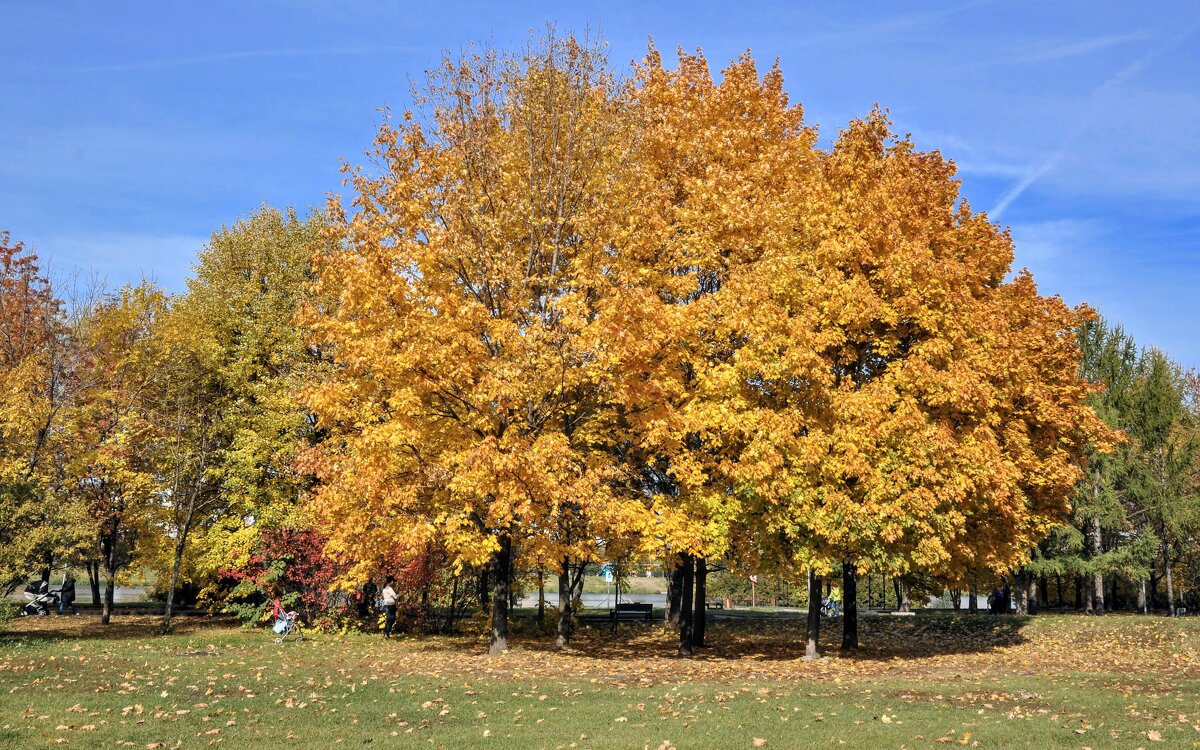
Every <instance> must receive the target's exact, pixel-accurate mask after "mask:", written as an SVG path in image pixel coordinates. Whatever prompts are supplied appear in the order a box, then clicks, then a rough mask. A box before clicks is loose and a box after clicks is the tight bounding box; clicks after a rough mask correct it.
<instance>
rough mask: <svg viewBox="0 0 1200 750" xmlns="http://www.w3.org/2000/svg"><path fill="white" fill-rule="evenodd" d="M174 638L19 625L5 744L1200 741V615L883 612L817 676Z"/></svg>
mask: <svg viewBox="0 0 1200 750" xmlns="http://www.w3.org/2000/svg"><path fill="white" fill-rule="evenodd" d="M156 625H157V620H155V619H153V618H122V620H121V621H119V622H117V623H114V625H113V626H111V627H110V628H107V629H106V628H103V627H102V626H100V625H99V624H98V623H97V622H96V621H95V620H93V619H91V618H61V619H56V618H39V619H36V620H25V621H19V622H16V623H14V626H13V627H14V630H13V632H9V633H6V634H3V635H0V696H2V698H0V747H5V746H8V747H21V748H25V747H46V746H55V747H58V746H62V745H67V746H71V747H147V748H150V747H156V746H157V747H164V748H170V747H187V748H190V747H211V746H218V745H221V744H224V745H225V746H226V747H248V746H252V745H254V746H257V745H259V744H261V743H263V742H269V743H272V744H279V745H285V744H286V745H287V746H291V747H331V746H337V745H354V746H363V745H371V744H373V743H382V744H384V745H385V746H387V747H434V748H437V747H444V748H473V747H493V748H517V747H519V748H521V749H522V750H532V749H533V748H555V749H557V748H563V749H564V750H565V749H566V748H576V749H579V748H651V749H660V748H661V749H662V750H667V749H668V748H672V747H674V748H679V749H680V750H682V749H683V748H709V747H711V748H738V747H747V748H751V747H768V748H808V747H826V746H828V747H864V748H868V747H869V748H877V747H897V748H898V747H907V748H918V747H941V746H946V745H958V746H969V747H1073V748H1079V747H1085V746H1086V747H1092V748H1102V747H1114V748H1116V747H1123V748H1124V747H1129V748H1135V747H1143V746H1144V747H1151V746H1154V747H1188V748H1190V747H1193V743H1200V620H1198V619H1191V620H1182V621H1170V620H1167V619H1165V618H1137V617H1132V616H1115V617H1105V618H1086V617H1082V616H1058V615H1055V616H1039V617H1036V618H1032V619H1018V618H1012V617H1000V618H988V617H985V616H977V617H969V616H965V615H957V616H956V615H930V616H921V617H910V618H887V617H878V618H870V619H864V621H863V622H862V624H861V627H862V641H863V644H864V647H863V649H862V650H861V651H860V652H859V653H858V654H855V655H853V656H839V655H837V652H836V650H834V649H833V643H832V642H830V643H827V644H826V648H827V650H828V653H830V654H831V656H830V658H826V659H824V660H821V661H819V662H815V663H806V662H803V661H800V660H799V656H800V655H801V653H802V646H801V643H800V640H801V637H802V625H801V624H800V623H797V622H792V621H787V620H780V621H769V620H729V621H721V622H716V623H713V624H712V626H711V627H710V631H709V642H710V644H711V645H710V647H709V648H707V649H705V650H704V651H703V652H702V653H701V655H700V656H698V657H697V658H694V659H679V658H677V657H675V656H674V655H673V653H674V650H673V640H672V638H671V637H670V636H669V635H667V634H665V633H663V632H662V630H661V629H660V628H654V627H631V626H622V627H621V629H620V630H619V631H618V633H617V634H616V635H613V634H612V633H610V632H609V631H608V630H607V629H597V630H591V631H585V632H583V633H581V634H580V636H579V638H578V640H577V643H576V644H575V645H574V646H573V647H572V648H571V649H569V650H567V651H566V652H555V651H554V650H553V649H552V648H550V646H549V639H548V638H546V637H544V636H541V635H539V634H536V633H534V632H532V630H531V629H530V630H527V631H525V632H523V633H518V634H517V636H516V637H515V638H514V640H513V645H514V647H513V649H512V651H511V652H510V653H508V654H506V655H505V656H503V657H500V658H497V659H491V658H488V657H486V656H484V655H483V653H484V651H485V647H486V643H485V641H483V640H482V639H480V638H476V637H468V636H461V637H424V638H401V639H393V640H392V641H390V642H386V641H383V640H382V639H381V638H378V637H372V636H366V635H359V634H346V635H342V636H337V635H328V634H326V635H320V634H313V635H312V637H311V640H306V641H305V642H304V643H301V644H284V645H282V646H279V645H276V644H275V643H274V642H273V640H272V639H271V638H270V636H269V634H268V632H266V631H264V630H261V629H259V630H243V629H237V628H231V627H229V626H228V625H227V624H224V623H221V622H214V621H208V620H203V619H198V618H196V619H188V620H186V621H184V622H182V623H181V626H182V629H181V630H180V631H179V632H177V633H175V634H173V635H171V636H165V637H163V636H156V635H153V629H154V627H155V626H156ZM830 625H832V627H830ZM826 626H827V627H826V633H827V634H828V635H829V636H830V638H831V641H832V638H833V637H834V636H836V626H837V623H836V621H833V622H832V623H830V622H829V621H826ZM6 743H7V744H6ZM157 743H163V744H162V745H157ZM1157 743H1162V744H1157ZM1196 746H1198V747H1200V745H1196Z"/></svg>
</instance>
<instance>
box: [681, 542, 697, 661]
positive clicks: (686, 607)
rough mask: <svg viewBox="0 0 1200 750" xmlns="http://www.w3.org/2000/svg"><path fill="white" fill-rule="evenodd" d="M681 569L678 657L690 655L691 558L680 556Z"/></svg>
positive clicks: (689, 556)
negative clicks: (681, 587)
mask: <svg viewBox="0 0 1200 750" xmlns="http://www.w3.org/2000/svg"><path fill="white" fill-rule="evenodd" d="M679 559H680V567H681V568H682V569H683V589H682V592H681V595H680V601H679V655H680V656H691V655H692V587H693V585H694V583H695V581H694V574H693V568H692V556H691V555H687V554H685V555H680V556H679Z"/></svg>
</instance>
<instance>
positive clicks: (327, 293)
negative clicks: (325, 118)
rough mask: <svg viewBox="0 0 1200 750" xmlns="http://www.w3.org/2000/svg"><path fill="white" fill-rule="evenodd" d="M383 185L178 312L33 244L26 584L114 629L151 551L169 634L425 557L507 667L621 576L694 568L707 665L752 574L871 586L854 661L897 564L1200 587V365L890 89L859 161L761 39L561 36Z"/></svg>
mask: <svg viewBox="0 0 1200 750" xmlns="http://www.w3.org/2000/svg"><path fill="white" fill-rule="evenodd" d="M346 171H347V185H348V189H349V194H350V199H349V203H348V207H347V204H343V202H342V200H341V199H340V198H335V199H332V200H331V201H330V203H329V205H328V206H327V207H326V208H325V209H323V210H322V211H319V212H314V213H313V214H311V215H310V216H307V217H300V216H298V215H297V214H296V213H295V212H294V211H286V212H283V211H279V210H276V209H273V208H270V207H263V208H261V209H259V210H258V211H256V212H255V213H253V214H251V215H249V216H248V217H247V218H245V219H243V220H241V221H239V222H238V223H236V224H235V225H233V226H232V227H227V228H223V229H221V230H220V231H218V232H216V233H214V235H213V237H212V239H211V241H210V243H209V244H208V245H207V246H206V248H205V249H204V250H203V251H202V252H201V254H200V256H199V258H198V260H197V264H196V267H195V272H194V274H193V277H192V279H191V280H190V281H189V283H188V287H187V290H186V291H184V292H182V293H179V294H176V295H170V294H167V293H165V292H164V291H163V290H162V289H160V288H158V287H156V286H155V285H154V284H152V283H143V284H141V285H139V286H136V287H128V288H124V289H121V290H117V291H113V292H109V293H103V294H94V295H85V296H84V297H83V298H81V299H77V300H71V301H70V303H69V304H67V303H64V302H62V301H60V299H59V297H58V295H56V293H55V290H53V289H52V288H51V286H50V283H49V282H48V281H47V280H46V279H45V278H44V277H43V276H42V275H41V274H40V271H39V269H38V267H37V264H36V261H35V259H34V258H33V257H32V256H31V255H30V254H28V253H26V252H24V251H23V250H22V248H21V247H20V245H10V241H9V240H8V239H7V236H6V237H5V239H4V242H3V243H0V244H2V245H3V252H2V254H0V260H3V268H2V270H3V286H2V287H0V289H2V291H3V299H2V302H0V305H2V306H0V315H3V318H2V319H0V330H2V332H3V337H4V340H3V342H2V344H3V347H4V348H3V351H2V352H0V370H2V371H3V373H4V380H3V383H4V386H3V392H2V393H0V493H2V495H0V535H2V536H3V538H2V539H0V541H3V545H2V549H3V550H4V551H3V553H2V554H0V557H2V559H0V574H2V575H3V576H4V578H5V580H7V581H9V582H10V587H11V586H15V585H18V583H19V582H20V581H23V580H25V579H26V577H27V576H29V575H30V573H31V571H39V572H42V573H43V575H45V576H48V575H49V570H50V569H51V568H52V567H54V566H56V565H61V564H62V563H63V562H68V563H70V564H73V565H78V566H80V567H83V568H86V569H87V571H88V572H89V574H90V576H91V579H92V581H93V585H92V588H93V595H94V596H95V597H96V598H97V599H103V602H104V605H105V614H104V616H105V618H106V620H107V618H108V617H109V615H110V612H111V607H112V592H113V587H114V584H115V582H117V581H119V580H120V577H121V574H122V572H123V571H127V570H129V569H130V568H131V567H147V568H151V569H154V570H157V571H159V573H160V578H159V580H160V582H161V585H162V588H163V589H164V591H165V593H166V596H167V614H166V623H165V624H166V626H167V627H169V624H170V618H171V612H172V609H173V606H174V596H175V592H176V591H177V590H179V589H180V586H181V584H182V583H185V582H186V583H189V584H190V585H192V586H194V587H195V588H196V589H198V590H199V591H200V592H201V594H200V595H201V597H202V600H203V601H205V602H208V603H209V604H210V605H211V606H214V607H232V608H237V607H241V608H246V607H249V608H250V610H251V611H252V612H254V611H257V610H255V609H254V608H255V606H256V604H257V603H258V602H260V601H261V598H262V597H263V596H264V595H271V594H277V593H283V594H285V595H286V596H287V597H289V600H291V601H294V602H298V603H300V604H302V605H303V606H304V608H305V609H306V614H308V616H310V617H319V616H326V615H328V616H332V615H330V614H329V613H338V612H344V611H349V610H352V609H354V604H355V602H354V600H353V597H351V596H348V595H347V594H346V593H339V592H350V591H353V590H354V589H355V587H356V586H358V585H361V584H362V583H363V582H365V581H366V580H368V579H369V578H370V577H371V576H373V575H377V574H378V573H379V572H380V571H382V570H384V569H387V570H389V571H392V572H398V571H401V570H403V571H404V573H405V575H406V576H411V579H410V580H411V581H412V585H410V586H408V587H406V589H405V590H406V591H407V592H409V594H410V595H411V596H412V597H413V601H412V602H410V603H411V604H412V605H413V607H414V608H424V610H425V611H432V608H433V607H434V606H435V605H438V604H440V605H442V607H443V611H445V610H446V608H447V607H448V611H449V613H450V619H451V620H452V619H453V618H454V616H455V613H456V612H458V611H460V610H463V609H466V608H470V607H474V606H478V607H479V608H480V609H484V610H486V611H487V619H488V623H489V625H488V626H489V628H490V630H491V637H492V650H493V651H494V652H499V651H501V650H503V649H504V648H505V647H506V639H507V632H508V617H509V612H510V609H511V606H512V603H513V599H514V592H513V584H514V581H515V580H517V579H518V577H519V576H520V575H522V574H528V573H530V572H532V571H536V572H537V575H536V580H537V581H538V585H541V584H542V581H543V580H544V577H543V574H548V575H550V576H553V577H556V578H557V581H558V592H557V595H558V607H557V613H558V620H557V624H556V632H557V637H558V640H559V642H560V644H566V643H567V642H569V640H570V638H571V630H572V623H573V606H574V602H575V601H576V600H577V598H578V594H579V593H580V592H581V590H582V588H581V587H582V576H583V572H584V570H585V569H586V566H587V565H589V564H594V563H596V562H599V561H605V560H607V561H614V562H617V563H620V564H628V563H632V562H633V561H637V560H658V561H662V562H663V563H665V565H666V566H667V567H668V569H669V570H670V571H671V573H670V581H671V586H670V606H669V607H668V610H669V611H668V621H669V623H670V624H671V625H672V626H673V627H676V628H678V631H679V638H680V650H681V652H684V653H690V652H691V650H692V649H693V648H695V647H699V646H702V645H703V643H704V604H705V600H706V598H707V597H708V593H707V580H708V575H709V571H710V570H721V571H724V572H725V573H728V574H730V575H733V576H735V577H744V576H746V575H749V574H751V573H754V574H758V573H762V574H769V575H771V576H773V577H774V578H776V579H780V580H786V581H788V582H789V583H791V584H792V585H800V586H802V587H805V588H807V593H806V599H807V600H808V601H815V600H819V599H820V598H821V596H822V586H823V585H824V586H825V587H829V586H830V585H831V584H832V583H833V582H836V584H837V586H838V587H839V588H840V589H841V590H842V592H843V593H842V595H843V598H844V599H845V602H846V605H847V606H846V613H845V617H844V618H843V646H844V647H845V648H853V647H855V646H856V645H857V629H856V608H855V606H854V604H855V603H856V602H857V601H858V600H859V596H858V594H857V593H856V583H857V578H858V576H859V575H861V574H864V573H868V572H871V573H874V574H885V575H887V576H888V577H889V580H891V581H893V582H894V587H895V594H896V596H895V600H896V602H897V605H898V606H901V607H905V606H907V605H908V603H909V602H911V600H912V596H913V594H914V592H920V591H936V592H940V591H942V590H944V589H949V590H951V592H952V595H953V596H956V597H958V598H957V599H956V600H957V601H961V595H962V593H963V592H967V593H972V592H976V591H980V590H982V591H985V592H986V590H987V589H988V588H989V587H991V586H993V585H995V584H996V582H997V578H996V577H997V576H998V575H1002V576H1005V577H1006V578H1005V582H1006V583H1010V584H1011V586H1012V588H1013V589H1014V590H1015V592H1016V600H1017V603H1018V608H1019V609H1020V610H1021V611H1027V610H1028V609H1030V608H1031V607H1036V605H1037V603H1038V602H1039V601H1040V602H1042V603H1043V604H1047V603H1049V601H1050V599H1049V598H1048V597H1049V594H1050V593H1051V589H1053V591H1054V593H1055V594H1056V595H1057V598H1056V600H1055V601H1057V602H1059V603H1061V602H1062V601H1063V597H1064V595H1067V592H1069V593H1070V595H1073V596H1074V597H1075V602H1076V603H1077V604H1078V606H1080V607H1086V608H1088V609H1089V610H1090V611H1093V612H1097V613H1100V612H1103V611H1104V609H1105V608H1106V607H1108V608H1111V607H1113V606H1114V604H1121V605H1124V606H1133V603H1134V602H1136V603H1137V605H1138V606H1141V607H1142V608H1143V609H1148V608H1149V607H1151V606H1154V605H1155V604H1156V603H1157V604H1158V605H1160V606H1163V607H1164V608H1165V609H1167V610H1168V611H1172V610H1173V605H1175V604H1176V603H1178V602H1180V601H1182V600H1183V597H1188V596H1191V597H1194V596H1195V593H1194V592H1195V587H1196V585H1197V580H1198V576H1200V570H1198V565H1200V554H1198V550H1197V539H1198V536H1200V534H1198V532H1197V529H1198V527H1200V501H1198V500H1197V494H1198V493H1197V479H1198V478H1200V474H1198V472H1197V459H1196V451H1195V443H1196V417H1197V409H1198V404H1197V388H1198V385H1197V378H1196V376H1195V374H1194V373H1187V372H1184V371H1183V370H1182V368H1180V367H1179V366H1178V365H1177V364H1175V363H1173V362H1171V360H1170V359H1169V358H1168V357H1167V356H1166V355H1165V354H1163V353H1161V352H1158V351H1156V350H1139V349H1138V348H1137V347H1136V346H1135V345H1134V343H1133V342H1132V341H1131V340H1130V339H1129V338H1128V336H1126V335H1125V334H1124V333H1123V332H1122V331H1121V330H1120V328H1119V327H1114V326H1111V325H1109V324H1107V323H1106V322H1104V321H1103V320H1101V319H1099V318H1097V317H1096V316H1095V314H1094V313H1093V312H1092V311H1090V310H1088V309H1086V308H1081V309H1076V310H1071V309H1069V308H1067V307H1066V306H1065V305H1064V304H1063V303H1062V301H1061V300H1060V299H1058V298H1057V297H1044V296H1041V295H1040V294H1039V293H1038V291H1037V289H1036V286H1035V285H1034V283H1033V280H1032V278H1031V276H1030V275H1029V274H1028V273H1027V272H1023V271H1018V272H1013V270H1012V268H1011V265H1012V245H1011V240H1010V237H1009V235H1008V234H1007V232H1005V231H1003V230H1001V229H999V228H997V227H996V226H994V225H993V224H991V223H990V222H989V221H988V219H987V217H986V215H984V214H978V213H975V212H973V211H972V210H971V208H970V206H969V204H968V203H967V201H966V200H965V198H963V197H962V196H961V195H960V193H959V183H958V181H957V180H956V178H955V177H954V165H953V163H952V162H949V161H947V160H945V159H944V158H943V157H942V156H941V155H940V154H939V153H937V152H920V151H918V150H917V149H916V147H915V146H914V144H913V143H912V142H911V141H909V140H908V139H906V138H899V137H897V136H896V135H894V134H893V133H892V132H891V130H890V124H889V123H888V121H887V118H886V116H885V115H884V114H883V113H881V112H879V111H875V112H872V113H870V114H869V115H867V116H866V117H864V118H863V119H861V120H857V121H854V122H852V123H850V124H849V125H848V126H847V127H846V128H845V129H843V130H842V131H841V132H840V133H839V134H838V136H837V138H836V139H835V140H834V141H833V143H832V144H831V145H830V146H828V147H821V146H820V145H818V138H817V133H816V130H815V128H813V127H812V126H810V125H807V124H806V123H805V122H804V119H803V112H802V109H801V108H800V107H799V106H798V105H794V104H792V103H790V102H789V100H788V98H787V95H786V94H785V93H784V87H783V78H782V73H781V72H780V71H779V70H778V69H777V68H772V69H771V70H769V71H767V72H766V73H765V74H761V73H760V72H759V71H758V69H757V67H756V65H755V63H754V61H753V60H752V59H751V58H750V57H749V55H746V56H743V57H741V58H739V59H738V60H735V61H734V62H732V63H731V64H730V65H729V66H728V67H727V68H726V69H725V70H723V71H722V75H721V76H720V81H719V82H718V81H717V80H715V79H714V77H713V76H712V75H711V73H710V71H709V69H708V65H707V62H706V61H705V60H704V58H703V57H702V56H700V55H699V54H697V55H688V54H683V53H681V54H680V55H679V56H678V60H677V62H676V65H675V67H674V68H668V67H666V66H664V64H663V61H662V58H661V55H660V54H659V53H658V51H657V50H654V49H653V48H652V49H651V50H650V51H649V52H648V54H647V56H646V57H645V58H644V59H643V60H642V61H641V62H639V63H638V64H636V65H634V66H633V67H632V68H631V69H630V70H628V71H617V70H615V69H614V68H613V67H612V66H611V65H610V64H609V63H608V61H607V59H606V58H605V56H604V51H603V45H601V44H598V43H595V42H594V41H590V40H587V39H583V40H579V39H575V38H573V37H566V38H560V37H557V36H555V35H554V34H553V33H551V34H549V35H548V36H546V37H544V38H541V39H537V40H533V41H531V42H530V44H529V45H527V46H526V47H524V48H522V49H519V50H516V51H513V52H501V51H496V50H472V51H468V52H467V53H465V54H464V55H462V56H460V57H454V58H451V57H447V58H445V59H444V60H443V62H442V64H441V65H440V66H438V67H437V68H435V69H434V70H433V71H431V72H430V74H429V76H428V78H427V81H426V83H425V85H424V87H423V88H422V89H421V92H420V96H418V98H417V100H416V107H415V109H414V111H412V112H408V113H405V114H404V115H403V117H401V118H398V119H396V120H392V119H390V118H389V119H387V120H386V121H385V122H384V124H383V125H382V127H381V128H380V131H379V134H378V137H377V139H376V143H375V146H374V148H373V150H372V151H371V152H370V154H369V161H368V164H367V165H366V166H364V167H347V169H346ZM101 583H103V585H104V592H103V594H101V592H100V586H101ZM967 599H968V602H969V604H968V606H969V607H974V606H975V602H976V599H975V598H974V597H972V596H968V597H967ZM439 616H440V615H439ZM819 624H820V620H819V618H818V617H817V616H816V608H815V607H810V618H809V645H810V651H811V653H812V655H815V654H816V642H817V641H816V638H817V628H818V627H819Z"/></svg>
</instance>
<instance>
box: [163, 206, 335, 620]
mask: <svg viewBox="0 0 1200 750" xmlns="http://www.w3.org/2000/svg"><path fill="white" fill-rule="evenodd" d="M324 226H325V221H324V218H323V215H322V214H320V213H315V214H313V215H311V216H308V217H301V216H299V215H298V214H297V213H296V212H295V211H294V210H291V209H288V210H280V209H277V208H274V207H271V206H262V207H260V208H259V209H257V210H255V211H254V212H252V213H250V214H249V215H247V216H245V217H243V218H241V219H239V220H238V221H237V222H235V223H233V224H232V225H231V226H228V227H222V228H221V229H220V230H219V231H217V232H214V233H213V235H212V237H211V238H210V239H209V242H208V244H207V245H206V246H205V247H204V249H203V250H201V251H200V254H199V257H198V259H197V262H196V265H195V267H194V271H193V275H192V277H191V278H190V279H189V280H188V285H187V291H186V292H185V293H184V294H182V295H180V296H179V298H178V299H177V300H176V302H175V308H176V309H175V311H174V314H173V316H172V319H171V320H172V323H173V325H172V328H173V329H174V330H179V331H183V332H186V338H180V337H173V338H172V341H173V342H175V344H176V345H177V346H178V347H179V348H180V362H181V363H182V362H186V363H190V365H189V367H188V368H186V369H185V371H184V372H183V373H182V374H183V375H184V377H183V378H182V379H183V380H186V381H187V382H189V383H190V385H189V386H188V387H186V388H177V389H176V391H175V392H174V393H175V395H174V396H173V398H182V399H189V398H194V397H195V396H194V395H191V394H201V393H202V394H204V395H203V399H204V401H205V403H204V404H203V406H204V409H202V410H196V411H195V412H193V413H195V414H200V413H202V412H207V413H208V414H209V420H210V423H208V424H205V423H196V424H194V425H193V426H192V427H190V428H189V429H197V428H201V427H203V428H204V430H203V432H202V434H203V436H204V437H203V439H201V438H200V437H197V438H196V439H194V440H192V441H190V444H191V445H192V446H193V447H195V446H197V445H198V444H199V443H200V442H206V441H207V442H210V443H211V445H212V447H213V454H212V456H211V457H210V459H209V460H207V461H206V462H205V463H206V467H207V468H206V472H207V479H206V484H207V485H209V486H211V487H212V490H213V492H212V494H211V496H209V497H211V499H212V503H210V504H209V505H208V507H207V509H206V514H205V515H204V516H203V517H202V518H201V519H197V520H200V521H202V522H201V523H199V524H198V526H197V528H196V530H195V533H196V534H197V538H196V545H195V551H196V554H195V555H193V556H192V558H193V563H192V565H191V566H190V567H191V572H192V576H193V577H194V579H195V582H196V583H198V584H200V585H201V586H203V587H204V593H205V596H206V598H208V599H210V600H213V601H216V600H219V599H220V598H221V597H222V595H223V593H224V592H222V591H221V590H219V587H217V586H215V585H214V584H215V583H216V581H217V580H218V579H219V571H220V570H221V569H223V568H227V567H230V566H231V565H237V564H240V563H242V562H244V561H246V560H247V559H248V556H249V555H250V553H251V550H252V549H254V548H255V547H256V546H257V545H258V544H259V541H260V539H261V537H262V533H263V531H264V530H265V529H282V530H303V529H307V528H308V526H309V525H310V519H309V517H308V514H307V512H306V511H305V509H304V508H303V507H302V503H301V497H302V495H303V492H304V489H305V487H306V486H307V482H308V481H309V480H308V478H307V477H305V476H304V475H303V474H301V472H299V471H298V470H297V467H296V458H297V454H298V451H299V449H300V447H301V445H302V444H303V443H304V442H305V441H306V440H307V439H308V438H309V437H310V436H311V434H312V423H311V421H310V419H309V414H308V411H307V409H306V408H305V407H304V405H303V404H302V403H301V402H300V398H299V390H300V387H301V384H302V383H303V382H304V380H305V378H306V377H307V373H308V372H309V370H310V369H311V368H312V367H313V365H314V364H315V362H316V360H317V356H316V352H314V351H313V350H312V349H311V348H310V347H309V346H308V344H307V342H306V341H305V334H304V332H303V330H302V329H301V328H300V327H299V326H298V325H297V323H296V321H295V317H296V314H297V311H298V309H299V308H300V305H301V303H302V301H303V300H304V299H305V298H306V295H307V293H308V287H309V285H310V283H311V281H312V264H311V258H312V256H313V255H314V253H316V252H317V251H318V249H319V248H320V247H321V246H322V244H323V242H324V240H323V239H322V236H321V233H322V230H323V228H324Z"/></svg>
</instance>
